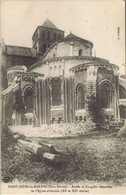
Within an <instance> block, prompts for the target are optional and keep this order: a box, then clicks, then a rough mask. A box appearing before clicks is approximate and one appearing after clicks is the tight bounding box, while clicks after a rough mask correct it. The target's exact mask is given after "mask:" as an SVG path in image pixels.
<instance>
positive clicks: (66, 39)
mask: <svg viewBox="0 0 126 195" xmlns="http://www.w3.org/2000/svg"><path fill="white" fill-rule="evenodd" d="M64 40H65V41H83V42H85V43H87V44H90V45H91V46H92V47H93V43H92V42H90V41H88V40H85V39H82V38H81V37H78V36H76V35H74V34H72V33H70V34H68V35H67V36H66V37H65V38H64Z"/></svg>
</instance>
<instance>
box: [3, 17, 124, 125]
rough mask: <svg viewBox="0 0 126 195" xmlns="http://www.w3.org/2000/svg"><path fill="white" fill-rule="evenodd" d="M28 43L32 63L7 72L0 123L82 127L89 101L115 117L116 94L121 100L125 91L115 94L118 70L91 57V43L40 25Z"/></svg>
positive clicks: (116, 106) (117, 88)
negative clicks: (69, 124)
mask: <svg viewBox="0 0 126 195" xmlns="http://www.w3.org/2000/svg"><path fill="white" fill-rule="evenodd" d="M32 43H33V47H32V48H31V49H32V51H33V50H34V51H35V53H34V60H35V62H34V63H33V64H30V65H29V66H27V63H26V64H24V63H23V62H22V63H19V64H18V63H17V64H15V65H12V66H11V67H9V68H8V69H7V79H8V88H7V89H5V90H4V91H3V112H4V113H3V118H4V122H5V123H7V124H15V125H24V124H29V125H30V124H33V122H34V121H35V123H36V125H38V126H40V125H42V124H54V123H73V122H77V121H86V120H88V118H90V115H89V108H88V105H89V98H90V96H91V95H94V96H95V97H96V101H97V103H100V102H104V103H103V110H104V112H106V113H108V115H111V116H112V117H113V118H115V119H116V118H119V117H120V109H119V108H120V107H119V106H120V104H119V100H120V99H121V98H120V94H119V91H120V90H121V97H122V99H125V98H126V92H125V87H123V86H121V87H122V88H121V89H120V85H119V74H118V71H119V67H118V66H117V65H115V64H111V63H110V62H109V61H108V60H106V59H102V58H98V57H93V56H92V48H93V43H92V42H90V41H88V40H85V39H83V38H80V37H78V36H76V35H74V34H72V33H70V34H68V35H67V36H66V37H65V36H64V31H62V30H60V29H58V28H57V27H56V26H55V25H54V24H53V23H52V22H51V21H50V20H48V19H46V21H45V22H44V23H43V25H42V26H38V27H37V28H36V30H35V32H34V34H33V37H32ZM32 53H33V52H32ZM13 56H14V55H13ZM31 57H32V58H33V56H31ZM122 115H124V116H125V109H124V111H123V113H122Z"/></svg>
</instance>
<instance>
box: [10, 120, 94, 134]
mask: <svg viewBox="0 0 126 195" xmlns="http://www.w3.org/2000/svg"><path fill="white" fill-rule="evenodd" d="M9 128H10V130H11V131H12V132H14V133H20V134H22V135H25V136H26V137H67V136H72V137H73V136H78V135H85V134H89V133H90V131H91V130H92V129H94V128H95V123H92V122H91V121H90V122H85V123H71V124H70V123H67V124H52V125H42V126H41V127H33V126H30V125H27V126H25V125H23V126H21V125H20V126H19V125H18V126H10V127H9Z"/></svg>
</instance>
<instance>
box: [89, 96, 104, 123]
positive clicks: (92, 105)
mask: <svg viewBox="0 0 126 195" xmlns="http://www.w3.org/2000/svg"><path fill="white" fill-rule="evenodd" d="M103 107H104V102H103V101H101V100H100V101H97V99H96V97H95V95H94V94H92V95H90V96H89V97H88V109H89V115H90V116H91V118H92V120H93V122H96V123H97V122H98V123H100V122H102V121H103V119H104V116H103V110H102V108H103Z"/></svg>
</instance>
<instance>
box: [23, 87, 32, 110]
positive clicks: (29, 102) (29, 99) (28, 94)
mask: <svg viewBox="0 0 126 195" xmlns="http://www.w3.org/2000/svg"><path fill="white" fill-rule="evenodd" d="M24 101H25V111H26V113H30V112H33V109H34V95H33V91H32V89H30V88H28V89H26V91H25V93H24Z"/></svg>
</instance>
